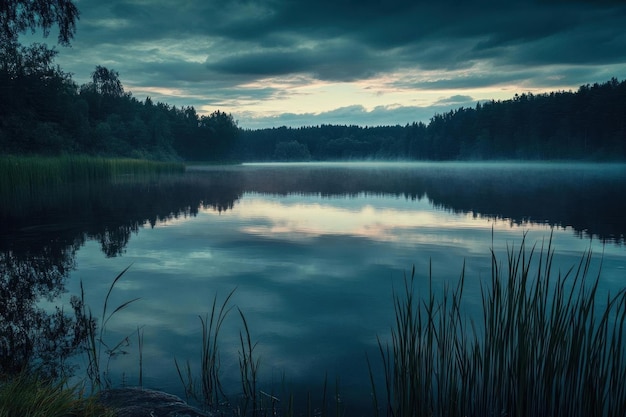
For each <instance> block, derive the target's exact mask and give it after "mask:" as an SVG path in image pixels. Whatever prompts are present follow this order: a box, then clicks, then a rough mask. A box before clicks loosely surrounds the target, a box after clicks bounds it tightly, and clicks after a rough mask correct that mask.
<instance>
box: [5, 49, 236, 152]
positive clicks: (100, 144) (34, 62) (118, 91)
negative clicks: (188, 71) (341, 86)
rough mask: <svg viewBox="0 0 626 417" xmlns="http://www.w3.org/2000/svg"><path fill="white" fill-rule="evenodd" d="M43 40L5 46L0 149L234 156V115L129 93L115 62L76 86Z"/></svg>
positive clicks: (97, 70)
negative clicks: (206, 113) (199, 111)
mask: <svg viewBox="0 0 626 417" xmlns="http://www.w3.org/2000/svg"><path fill="white" fill-rule="evenodd" d="M55 56H56V51H54V50H51V49H49V48H48V47H47V46H45V45H41V44H34V45H31V46H29V47H23V46H21V45H19V44H18V43H17V42H6V43H2V44H1V46H0V57H1V58H2V60H1V61H0V85H2V88H0V152H1V153H3V154H37V155H55V156H56V155H62V154H87V155H94V156H116V157H120V156H121V157H131V158H138V159H156V160H180V158H181V156H180V155H182V156H183V157H186V158H192V159H195V160H199V159H202V160H225V159H229V158H232V152H231V151H232V148H233V146H234V144H235V139H236V137H237V135H238V129H237V126H236V122H235V121H234V119H233V118H232V116H231V115H229V114H226V113H223V112H220V111H216V112H214V113H212V114H211V115H209V116H198V115H197V114H196V112H195V110H194V109H193V108H191V107H188V108H181V109H178V108H176V107H171V106H169V105H167V104H163V103H156V104H155V103H153V102H152V100H151V99H150V98H149V97H147V98H146V99H145V101H143V102H141V101H139V100H137V99H136V98H134V97H133V96H132V95H131V94H130V93H126V92H125V91H124V88H123V86H122V83H121V81H120V78H119V73H118V72H117V71H115V70H113V69H108V68H105V67H102V66H96V69H95V70H94V72H93V73H92V81H91V82H89V83H87V84H84V85H82V86H80V87H78V86H77V85H76V84H75V83H74V82H73V81H72V79H71V77H70V75H69V74H66V73H64V72H63V71H61V69H60V68H59V67H55V66H54V58H55Z"/></svg>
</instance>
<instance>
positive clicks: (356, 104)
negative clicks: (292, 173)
mask: <svg viewBox="0 0 626 417" xmlns="http://www.w3.org/2000/svg"><path fill="white" fill-rule="evenodd" d="M75 3H76V5H77V7H78V8H79V10H80V20H79V21H78V23H77V30H76V34H75V38H74V40H73V41H72V46H71V47H62V46H58V47H57V49H58V51H59V55H58V57H57V63H58V64H59V65H60V66H61V67H62V69H63V70H65V71H66V72H69V73H72V74H73V78H74V80H75V81H76V82H77V83H79V84H82V83H85V82H87V81H89V77H90V74H91V73H92V72H93V70H94V69H95V66H96V65H102V66H105V67H107V68H109V69H114V70H116V71H117V72H118V73H119V75H120V80H121V81H122V83H123V85H124V87H125V90H126V91H130V92H131V93H132V94H133V96H134V97H136V98H137V99H139V100H144V99H145V98H146V97H147V96H150V97H151V98H152V99H153V100H154V101H161V102H165V103H168V104H170V105H175V106H177V107H181V106H193V107H194V108H195V109H196V110H197V111H198V113H200V114H210V113H211V112H213V111H216V110H221V111H224V112H227V113H231V114H232V115H233V117H234V118H235V120H237V121H238V124H239V126H240V127H242V128H246V129H258V128H266V127H279V126H293V127H298V126H314V125H319V124H354V125H362V126H376V125H396V124H400V125H405V124H407V123H412V122H417V121H423V122H425V123H427V122H428V120H429V119H430V118H431V117H432V116H433V115H434V114H435V113H442V112H445V111H448V110H450V109H454V108H458V107H461V106H464V107H468V106H471V107H473V106H475V105H476V103H477V102H478V101H483V100H492V99H495V100H499V99H501V100H505V99H510V98H512V97H513V96H514V95H515V94H522V93H528V92H530V93H533V94H537V93H542V92H547V91H560V90H573V91H575V90H576V89H577V88H578V87H579V86H580V85H582V84H593V83H596V82H598V83H602V82H606V81H608V80H609V79H611V78H612V77H615V78H617V79H618V80H622V79H624V78H626V30H624V27H626V3H624V2H622V1H617V0H596V1H592V0H535V1H522V0H508V1H496V0H478V1H472V0H465V1H462V0H437V1H421V0H358V1H357V0H221V1H215V0H108V1H101V0H76V1H75ZM27 37H29V38H31V39H32V38H33V36H31V35H28V36H27ZM35 38H36V37H35ZM55 39H56V33H55V32H54V30H53V31H52V33H51V35H50V37H49V38H48V41H49V42H54V40H55Z"/></svg>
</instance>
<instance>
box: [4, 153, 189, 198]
mask: <svg viewBox="0 0 626 417" xmlns="http://www.w3.org/2000/svg"><path fill="white" fill-rule="evenodd" d="M184 171H185V165H184V164H182V163H178V162H157V161H147V160H140V159H128V158H99V157H91V156H60V157H54V158H53V157H41V156H0V195H10V193H21V194H24V193H26V194H28V193H31V192H37V190H39V189H41V188H44V187H55V186H59V185H62V184H67V183H73V182H95V181H112V180H118V181H119V180H120V179H123V178H128V177H138V176H146V175H153V174H173V173H180V172H184Z"/></svg>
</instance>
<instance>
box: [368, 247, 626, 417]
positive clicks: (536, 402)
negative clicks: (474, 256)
mask: <svg viewBox="0 0 626 417" xmlns="http://www.w3.org/2000/svg"><path fill="white" fill-rule="evenodd" d="M591 255H592V254H591V252H590V251H589V252H588V253H586V254H585V255H584V256H583V257H582V258H581V260H580V262H579V263H578V264H576V265H574V266H572V267H571V268H570V269H569V270H567V271H564V272H562V271H558V272H556V273H555V271H554V270H553V267H552V262H553V256H554V250H553V247H552V240H551V238H550V240H549V242H548V243H547V245H546V246H544V244H543V243H542V245H541V247H540V248H538V249H537V247H536V246H532V247H531V248H530V249H528V248H527V247H526V242H525V236H524V239H523V240H522V243H521V244H520V246H519V248H517V249H515V248H514V247H510V248H509V249H508V251H507V258H506V264H505V265H504V266H503V265H502V264H501V263H500V262H499V261H498V259H497V258H496V255H495V253H494V252H493V250H492V259H491V280H490V282H489V283H488V284H487V285H484V286H482V321H475V320H473V319H470V318H468V317H467V316H466V315H464V314H463V313H462V308H461V301H462V298H463V286H464V280H465V272H464V271H465V267H463V269H462V272H461V278H460V280H459V284H458V285H457V286H456V287H455V288H454V289H453V290H451V289H450V288H449V287H447V286H446V287H445V288H444V290H443V293H442V294H441V296H436V295H435V293H434V291H433V290H432V270H431V271H429V281H430V283H431V286H430V289H429V291H428V293H427V294H426V297H423V298H418V297H417V296H416V294H415V270H413V272H412V274H411V277H410V279H409V278H407V279H405V286H404V292H403V294H397V293H395V292H394V297H393V300H394V306H395V316H396V322H395V326H394V327H393V329H392V333H391V340H390V343H387V344H385V343H383V342H382V341H381V340H380V339H379V348H380V354H381V359H382V362H383V369H384V378H385V389H386V392H385V394H386V407H385V410H384V411H383V410H380V409H378V407H376V414H377V415H378V414H379V413H380V412H383V414H385V415H388V416H398V417H405V416H520V417H522V416H535V417H542V416H546V417H548V416H551V417H554V416H568V417H575V416H624V415H626V384H625V383H624V382H625V381H626V361H625V360H624V359H625V357H624V355H625V353H626V352H625V351H626V346H625V345H624V338H623V336H624V334H623V333H624V323H625V319H626V289H623V290H621V291H619V292H617V293H616V294H614V295H608V296H607V299H606V300H603V303H602V304H601V302H600V301H598V296H597V294H598V285H599V275H600V273H599V271H598V273H597V274H596V275H595V277H594V276H591V275H592V274H591V271H590V266H591V259H592V256H591ZM371 369H372V368H371V367H370V374H371V372H372V370H371ZM371 377H372V378H371V379H372V386H373V388H374V394H375V393H376V391H375V388H376V387H375V385H374V382H373V381H374V376H373V375H371ZM374 404H375V405H378V404H380V403H379V402H378V399H377V398H375V399H374Z"/></svg>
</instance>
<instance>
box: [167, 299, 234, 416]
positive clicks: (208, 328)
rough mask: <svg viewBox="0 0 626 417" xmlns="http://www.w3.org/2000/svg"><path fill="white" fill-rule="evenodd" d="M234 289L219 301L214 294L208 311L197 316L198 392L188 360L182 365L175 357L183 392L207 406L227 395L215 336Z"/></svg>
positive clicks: (228, 309) (227, 311) (224, 318)
mask: <svg viewBox="0 0 626 417" xmlns="http://www.w3.org/2000/svg"><path fill="white" fill-rule="evenodd" d="M234 293H235V289H233V290H232V291H231V292H230V293H229V294H228V296H226V298H225V299H224V301H223V302H222V304H221V305H218V303H217V294H216V295H215V297H214V298H213V304H212V307H211V314H210V315H209V314H208V313H207V314H206V315H205V316H204V317H202V316H199V318H200V323H201V326H202V348H201V351H200V393H198V388H197V386H196V385H197V384H196V380H195V379H194V377H193V372H192V371H191V364H190V362H189V361H187V363H186V367H185V368H184V369H183V368H182V367H181V365H179V363H178V361H177V360H176V359H174V364H175V366H176V370H177V372H178V376H179V378H180V381H181V383H182V384H183V387H184V389H185V396H186V397H187V398H189V397H192V398H194V399H196V400H199V401H202V402H203V403H204V405H205V406H207V407H209V408H216V407H218V406H219V405H220V402H221V401H222V400H225V399H226V394H225V393H224V390H223V388H222V382H221V379H220V366H221V362H220V351H219V344H218V340H219V334H220V330H221V328H222V325H223V324H224V320H226V317H227V316H228V313H229V312H230V310H231V309H232V306H229V305H228V303H229V301H230V299H231V297H232V296H233V294H234Z"/></svg>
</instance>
